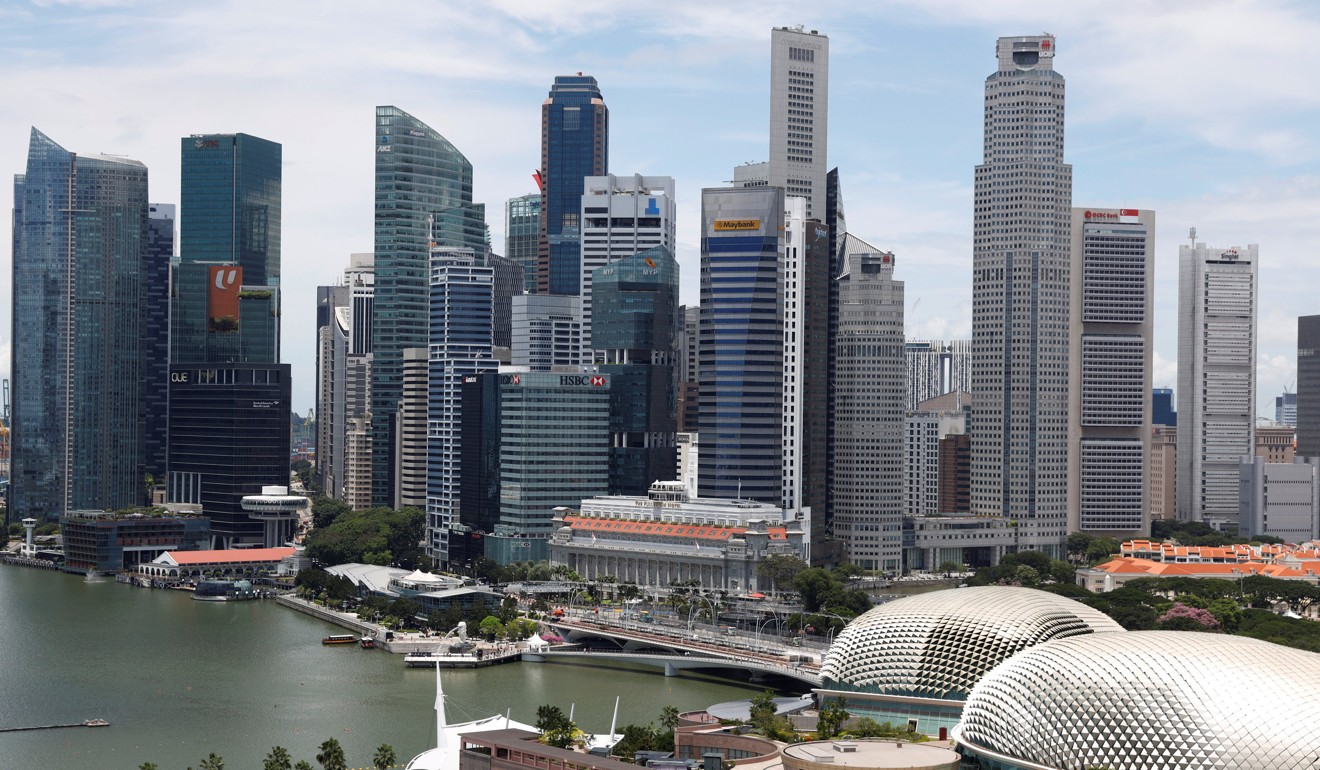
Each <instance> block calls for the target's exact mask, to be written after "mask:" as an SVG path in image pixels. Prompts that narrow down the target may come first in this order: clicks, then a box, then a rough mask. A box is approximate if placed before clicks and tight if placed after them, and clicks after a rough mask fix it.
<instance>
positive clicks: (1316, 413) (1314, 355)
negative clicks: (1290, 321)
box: [1297, 315, 1320, 457]
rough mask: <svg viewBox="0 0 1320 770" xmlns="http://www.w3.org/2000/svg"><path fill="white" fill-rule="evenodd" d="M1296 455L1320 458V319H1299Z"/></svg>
mask: <svg viewBox="0 0 1320 770" xmlns="http://www.w3.org/2000/svg"><path fill="white" fill-rule="evenodd" d="M1297 454H1299V455H1301V456H1302V457H1320V315H1304V316H1298V318H1297Z"/></svg>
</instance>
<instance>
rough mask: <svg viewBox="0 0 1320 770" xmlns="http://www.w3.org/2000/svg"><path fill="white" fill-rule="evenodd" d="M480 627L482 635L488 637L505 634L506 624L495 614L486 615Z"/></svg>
mask: <svg viewBox="0 0 1320 770" xmlns="http://www.w3.org/2000/svg"><path fill="white" fill-rule="evenodd" d="M479 628H480V629H481V633H482V635H484V636H486V637H487V638H490V637H502V636H504V624H503V623H501V622H500V619H499V618H497V617H495V616H494V615H488V616H486V618H485V619H484V620H482V621H481V625H480V626H479Z"/></svg>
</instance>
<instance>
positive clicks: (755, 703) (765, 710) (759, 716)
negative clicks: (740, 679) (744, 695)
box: [748, 690, 775, 736]
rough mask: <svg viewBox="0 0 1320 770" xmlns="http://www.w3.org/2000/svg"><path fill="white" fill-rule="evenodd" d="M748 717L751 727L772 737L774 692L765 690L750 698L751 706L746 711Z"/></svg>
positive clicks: (773, 727)
mask: <svg viewBox="0 0 1320 770" xmlns="http://www.w3.org/2000/svg"><path fill="white" fill-rule="evenodd" d="M748 717H749V720H748V721H750V722H751V723H752V727H754V728H756V729H757V730H760V731H761V732H763V733H765V734H766V735H767V736H768V735H772V734H773V733H774V729H775V692H774V690H765V691H764V692H762V693H760V694H759V695H754V696H752V706H751V708H750V709H749V710H748Z"/></svg>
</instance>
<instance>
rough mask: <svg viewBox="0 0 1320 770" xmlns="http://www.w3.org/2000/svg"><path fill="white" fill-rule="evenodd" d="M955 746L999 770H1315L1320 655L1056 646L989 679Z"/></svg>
mask: <svg viewBox="0 0 1320 770" xmlns="http://www.w3.org/2000/svg"><path fill="white" fill-rule="evenodd" d="M955 736H956V739H957V741H958V744H959V750H960V751H962V752H964V753H965V754H973V755H976V756H977V757H979V758H980V759H981V762H982V766H987V767H997V768H1030V769H1035V768H1049V769H1050V770H1085V769H1086V768H1094V767H1105V768H1122V769H1123V770H1157V769H1158V770H1303V769H1305V770H1315V769H1316V768H1320V655H1317V654H1316V653H1312V652H1304V651H1302V650H1295V649H1292V648H1290V647H1281V646H1279V645H1276V644H1271V643H1269V642H1263V641H1259V640H1256V639H1249V638H1245V637H1240V636H1223V635H1220V634H1204V633H1195V632H1188V631H1133V632H1130V633H1126V634H1095V635H1091V636H1083V637H1075V638H1072V639H1059V640H1056V641H1053V642H1050V643H1048V644H1042V645H1040V646H1038V647H1034V648H1032V649H1030V650H1026V651H1025V652H1022V653H1021V654H1019V655H1017V656H1015V657H1014V658H1013V659H1011V660H1009V661H1006V662H1005V663H1004V664H1003V665H1001V666H999V667H998V668H996V669H995V670H994V671H992V672H990V673H989V674H987V675H986V676H985V678H983V679H982V680H981V681H980V683H979V684H977V685H976V689H975V690H973V691H972V695H971V697H970V698H968V700H967V703H966V705H965V706H964V708H963V721H962V724H961V726H959V727H958V728H957V731H956V733H955Z"/></svg>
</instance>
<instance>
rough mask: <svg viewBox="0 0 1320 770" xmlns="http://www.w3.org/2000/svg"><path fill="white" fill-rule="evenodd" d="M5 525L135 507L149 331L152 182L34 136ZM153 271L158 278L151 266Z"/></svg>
mask: <svg viewBox="0 0 1320 770" xmlns="http://www.w3.org/2000/svg"><path fill="white" fill-rule="evenodd" d="M13 238H14V241H13V248H14V250H13V271H14V272H13V290H14V291H13V301H14V304H13V335H14V336H13V348H12V359H11V364H10V365H11V375H10V376H11V379H12V381H13V407H12V429H13V433H12V446H13V453H12V466H11V476H10V485H11V487H10V494H11V497H10V503H9V504H10V508H9V511H10V516H11V520H14V521H17V520H18V519H22V518H28V517H31V518H34V519H37V520H43V521H54V520H57V519H58V518H59V517H60V516H61V515H63V514H64V513H66V512H68V511H70V510H77V509H90V508H100V509H105V510H115V509H118V508H124V507H128V506H134V505H139V504H141V503H142V502H143V489H142V478H143V474H144V469H145V462H144V461H145V441H144V436H143V424H142V423H143V418H144V416H145V414H146V413H145V410H144V407H145V404H144V399H143V390H144V387H147V386H149V387H151V388H157V389H163V388H165V387H166V383H165V382H163V381H151V380H150V379H149V378H151V377H153V376H158V373H159V369H158V368H156V367H153V366H149V365H148V363H149V362H146V361H144V359H143V355H144V353H145V352H146V351H147V350H149V349H150V347H151V345H152V342H153V340H154V339H155V337H156V335H155V332H156V331H157V330H153V329H144V328H141V327H142V326H145V324H144V319H147V318H150V317H152V316H153V315H156V316H157V317H158V310H159V309H158V308H155V309H153V308H152V307H151V306H150V305H149V302H151V301H153V300H154V299H156V298H157V297H158V293H159V287H158V286H154V285H149V284H150V282H151V281H153V280H159V277H160V272H159V271H158V270H153V269H152V268H153V265H151V264H150V257H151V250H150V247H149V243H148V241H149V238H148V218H147V168H146V166H144V165H143V164H142V163H140V162H138V161H135V160H129V159H127V158H121V157H112V156H104V155H90V156H80V155H77V154H75V153H72V152H69V151H68V150H66V149H64V148H63V147H61V146H59V145H58V144H56V143H55V142H54V141H52V140H51V139H50V138H49V137H47V136H46V135H45V134H43V133H41V132H40V131H38V130H37V129H35V128H33V129H32V133H31V138H30V140H29V144H28V157H27V167H26V169H25V172H24V173H22V174H18V175H16V176H15V177H14V234H13ZM156 267H158V265H157V266H156Z"/></svg>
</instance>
